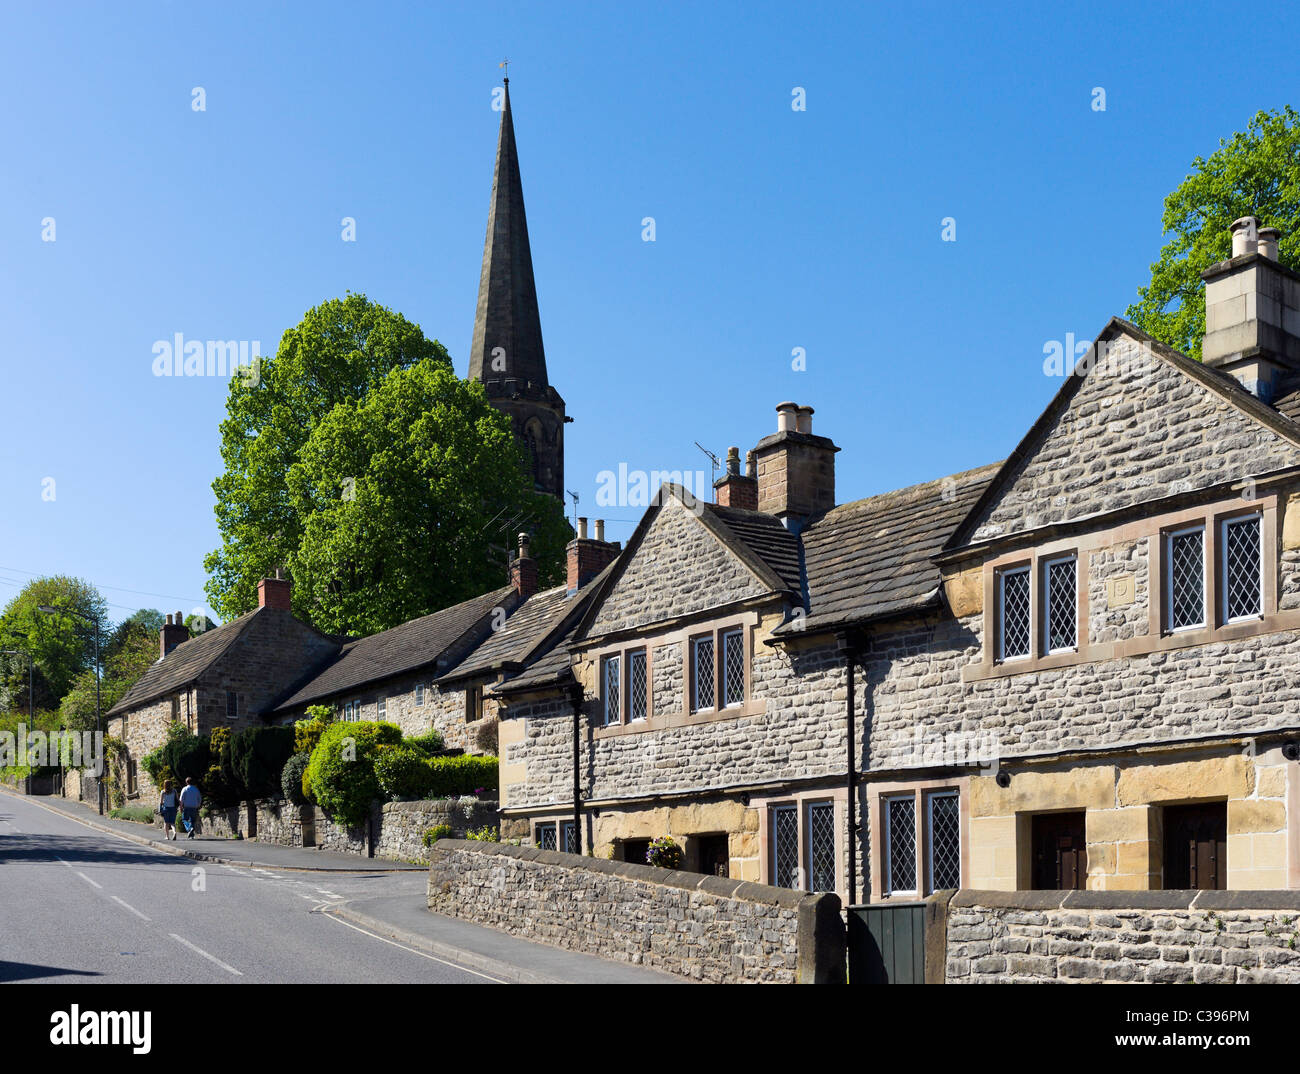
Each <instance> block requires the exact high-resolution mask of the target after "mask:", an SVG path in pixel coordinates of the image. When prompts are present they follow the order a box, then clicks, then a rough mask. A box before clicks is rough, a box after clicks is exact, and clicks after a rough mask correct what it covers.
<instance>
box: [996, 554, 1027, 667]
mask: <svg viewBox="0 0 1300 1074" xmlns="http://www.w3.org/2000/svg"><path fill="white" fill-rule="evenodd" d="M1028 655H1029V568H1028V567H1017V568H1015V569H1014V570H1007V571H1002V572H1001V573H1000V574H999V575H998V657H999V659H1002V660H1011V659H1014V658H1016V657H1020V656H1028Z"/></svg>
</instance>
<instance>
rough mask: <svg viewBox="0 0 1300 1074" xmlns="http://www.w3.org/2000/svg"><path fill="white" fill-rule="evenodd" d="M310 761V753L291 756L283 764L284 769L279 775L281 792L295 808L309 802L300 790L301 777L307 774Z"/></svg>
mask: <svg viewBox="0 0 1300 1074" xmlns="http://www.w3.org/2000/svg"><path fill="white" fill-rule="evenodd" d="M310 760H311V754H310V753H295V754H292V755H291V756H290V757H289V759H288V760H287V761H285V762H284V769H283V770H282V771H281V773H280V790H281V792H282V793H283V794H284V796H285V797H286V798H287V799H289V801H291V802H292V803H293V804H294V805H297V806H303V805H306V804H307V803H308V802H309V801H310V799H309V798H308V797H307V795H306V794H305V793H304V792H303V789H302V777H303V776H304V775H305V774H306V772H307V762H308V761H310Z"/></svg>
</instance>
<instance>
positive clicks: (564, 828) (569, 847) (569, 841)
mask: <svg viewBox="0 0 1300 1074" xmlns="http://www.w3.org/2000/svg"><path fill="white" fill-rule="evenodd" d="M560 831H561V832H562V833H563V834H562V836H561V841H562V842H563V843H564V853H566V854H577V853H578V844H577V841H576V840H575V839H574V838H573V831H574V829H573V821H571V820H566V821H565V822H564V823H563V824H561V825H560Z"/></svg>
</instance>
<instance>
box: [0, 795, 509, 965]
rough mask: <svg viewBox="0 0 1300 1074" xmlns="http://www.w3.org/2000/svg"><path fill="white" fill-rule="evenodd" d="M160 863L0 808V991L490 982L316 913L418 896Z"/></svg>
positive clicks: (377, 881) (39, 811)
mask: <svg viewBox="0 0 1300 1074" xmlns="http://www.w3.org/2000/svg"><path fill="white" fill-rule="evenodd" d="M423 883H424V877H423V875H422V874H419V873H415V874H411V873H407V874H375V875H371V876H366V875H364V874H362V875H348V876H340V875H338V874H337V873H335V874H325V873H302V872H293V873H291V872H276V871H274V870H269V869H250V868H236V867H234V866H227V865H217V864H211V863H202V862H196V861H192V860H190V859H187V858H180V857H174V856H172V855H168V854H159V853H157V852H156V851H153V850H150V849H148V848H147V847H143V846H139V845H138V844H136V843H132V842H130V841H129V840H126V839H119V838H118V837H116V836H113V835H108V834H104V833H100V832H98V831H94V830H93V829H89V828H86V827H85V826H84V825H81V824H78V823H77V822H76V821H73V820H69V819H67V818H65V817H62V816H59V815H57V814H55V813H51V812H50V811H49V810H46V809H43V808H41V807H40V806H39V805H35V804H33V803H30V802H27V801H23V800H22V799H16V798H12V797H10V796H8V795H6V796H4V797H3V798H0V981H23V982H35V981H43V982H64V981H66V982H80V983H95V982H103V983H113V984H118V983H125V984H134V983H145V984H151V983H166V982H169V981H175V982H176V983H177V984H182V983H186V982H214V983H216V982H222V983H239V982H260V983H284V984H290V983H323V984H333V983H351V982H391V983H400V984H474V983H482V984H486V983H491V982H492V981H493V980H495V979H494V978H492V977H491V976H488V975H485V974H482V973H479V972H477V971H475V970H472V969H469V968H467V967H463V966H458V965H455V964H453V963H452V962H449V961H447V960H444V959H439V958H435V957H433V956H431V955H427V954H424V953H423V952H419V951H415V950H412V949H411V948H408V947H405V946H403V945H401V944H398V943H395V942H393V941H391V940H388V939H386V938H382V937H378V936H374V935H371V934H369V933H367V932H365V931H363V930H361V929H359V928H357V927H356V926H354V925H352V924H351V923H349V922H344V921H342V920H340V919H339V918H337V917H334V916H333V915H331V914H328V913H325V912H323V911H325V910H327V909H328V907H329V906H330V905H331V904H332V903H337V902H341V901H343V900H344V899H351V898H359V897H363V896H365V895H390V894H391V895H395V894H402V893H404V892H406V891H408V890H415V888H417V887H420V886H422V885H423Z"/></svg>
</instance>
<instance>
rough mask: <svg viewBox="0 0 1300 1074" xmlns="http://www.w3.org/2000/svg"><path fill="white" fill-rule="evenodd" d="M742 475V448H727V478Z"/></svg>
mask: <svg viewBox="0 0 1300 1074" xmlns="http://www.w3.org/2000/svg"><path fill="white" fill-rule="evenodd" d="M739 473H740V448H738V447H729V448H727V476H728V477H730V476H732V475H734V474H739Z"/></svg>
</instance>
